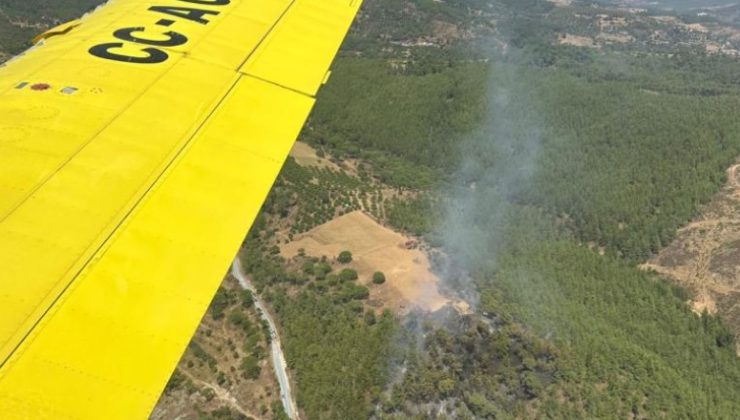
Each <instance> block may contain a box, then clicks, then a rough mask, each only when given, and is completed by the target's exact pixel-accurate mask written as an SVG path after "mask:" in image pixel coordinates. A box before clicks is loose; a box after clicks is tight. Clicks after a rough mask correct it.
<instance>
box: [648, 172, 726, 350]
mask: <svg viewBox="0 0 740 420" xmlns="http://www.w3.org/2000/svg"><path fill="white" fill-rule="evenodd" d="M727 179H728V181H727V184H726V185H725V187H724V188H723V189H722V191H721V192H720V193H719V194H718V195H717V196H716V197H715V198H714V200H712V202H711V203H710V204H708V205H707V206H706V207H705V208H704V209H703V211H702V215H701V216H700V217H699V218H697V219H696V220H694V221H692V222H691V223H690V224H689V225H687V226H686V227H684V228H682V229H681V230H679V233H678V238H677V239H676V240H675V241H674V242H673V243H672V244H671V245H670V246H668V247H666V248H665V249H663V250H662V251H661V252H660V253H659V254H658V255H657V256H656V257H654V258H653V259H651V260H650V261H648V262H647V263H646V264H644V265H643V268H645V269H652V270H655V271H656V272H658V273H660V274H663V275H665V276H667V277H669V278H671V279H674V280H675V281H677V282H678V283H679V284H681V285H683V286H684V287H686V288H688V289H689V290H690V291H691V292H692V293H693V299H692V300H691V302H690V304H691V306H692V308H693V309H694V311H696V312H697V313H701V312H702V311H703V310H705V309H706V310H707V311H709V312H710V313H718V314H719V315H720V316H722V318H723V319H724V320H725V322H727V324H728V325H729V326H730V328H731V329H732V330H733V332H734V333H735V337H736V338H737V339H738V347H737V351H738V354H740V163H738V164H736V165H735V166H733V167H732V168H730V169H729V170H728V171H727Z"/></svg>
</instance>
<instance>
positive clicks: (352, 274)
mask: <svg viewBox="0 0 740 420" xmlns="http://www.w3.org/2000/svg"><path fill="white" fill-rule="evenodd" d="M339 279H340V280H342V281H343V282H345V281H353V280H357V271H355V270H353V269H351V268H345V269H344V270H342V271H341V272H340V273H339Z"/></svg>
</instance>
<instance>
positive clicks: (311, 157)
mask: <svg viewBox="0 0 740 420" xmlns="http://www.w3.org/2000/svg"><path fill="white" fill-rule="evenodd" d="M290 156H292V157H293V158H294V159H295V161H296V163H298V164H299V165H301V166H318V167H319V168H331V169H334V170H339V166H337V165H336V164H334V163H333V162H332V161H330V160H329V159H327V158H322V157H319V155H318V154H317V153H316V150H315V149H314V148H313V147H311V146H309V145H307V144H306V143H303V142H300V141H297V142H295V144H293V148H292V149H291V150H290Z"/></svg>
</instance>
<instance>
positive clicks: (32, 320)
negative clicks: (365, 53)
mask: <svg viewBox="0 0 740 420" xmlns="http://www.w3.org/2000/svg"><path fill="white" fill-rule="evenodd" d="M360 2H361V0H112V1H110V2H109V3H108V4H106V5H104V6H102V7H100V8H99V9H97V10H96V11H94V12H93V13H91V14H89V15H87V16H85V17H83V18H82V19H80V20H79V21H75V22H73V23H70V24H68V25H63V26H61V27H59V28H55V29H54V30H52V31H50V32H49V33H48V34H47V35H46V36H41V37H39V39H41V40H42V41H41V42H40V44H39V45H37V46H36V47H34V48H32V49H31V50H29V51H27V52H26V53H25V54H24V55H23V56H21V57H18V58H16V59H14V60H11V62H9V63H7V64H6V65H5V66H0V98H1V99H0V168H2V169H0V269H1V271H0V273H1V274H0V276H1V277H0V417H1V418H3V419H13V418H22V419H27V418H29V419H30V418H33V419H43V418H49V419H66V418H73V419H77V418H95V419H116V418H126V419H130V418H145V417H146V416H148V414H149V413H150V411H151V409H152V408H153V406H154V404H155V403H156V401H157V399H158V398H159V394H160V393H161V391H162V389H163V388H164V385H165V383H166V382H167V380H168V378H169V377H170V375H171V373H172V371H173V370H174V368H175V366H176V364H177V362H178V360H179V358H180V357H181V355H182V353H183V351H184V349H185V347H186V345H187V343H188V342H189V340H190V338H191V336H192V334H193V333H194V331H195V328H196V327H197V325H198V322H199V321H200V319H201V317H202V315H203V313H204V312H205V310H206V308H207V306H208V304H209V303H210V301H211V299H212V297H213V294H214V293H215V291H216V289H217V288H218V285H219V284H220V282H221V280H222V278H223V275H224V273H225V272H226V269H227V268H228V266H229V262H230V261H231V259H232V258H233V256H234V254H235V252H236V251H237V249H238V247H239V245H240V242H241V240H242V239H243V236H244V235H245V233H246V232H247V230H248V229H249V227H250V226H251V223H252V222H253V220H254V218H255V217H256V214H257V212H258V210H259V208H260V207H261V205H262V203H263V201H264V199H265V197H266V196H267V194H268V192H269V190H270V187H271V186H272V183H273V182H274V180H275V177H276V176H277V173H278V171H279V170H280V168H281V166H282V163H283V162H284V159H285V158H286V156H287V154H288V151H289V150H290V148H291V146H292V143H293V141H294V140H295V138H296V137H297V135H298V133H299V131H300V129H301V126H302V125H303V123H304V121H305V119H306V117H307V115H308V113H309V111H310V110H311V107H312V106H313V103H314V97H315V95H316V93H317V91H318V89H319V87H320V86H321V84H322V83H323V82H324V81H325V79H326V77H327V74H328V73H327V71H328V68H329V66H330V64H331V61H332V60H333V58H334V56H335V54H336V52H337V50H338V48H339V45H340V43H341V41H342V39H343V37H344V35H345V34H346V32H347V30H348V28H349V26H350V23H351V21H352V19H353V18H354V16H355V14H356V13H357V10H358V8H359V6H360Z"/></svg>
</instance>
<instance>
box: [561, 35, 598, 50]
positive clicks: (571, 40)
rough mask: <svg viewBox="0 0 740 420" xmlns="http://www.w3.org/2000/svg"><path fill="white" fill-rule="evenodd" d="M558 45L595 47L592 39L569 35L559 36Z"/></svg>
mask: <svg viewBox="0 0 740 420" xmlns="http://www.w3.org/2000/svg"><path fill="white" fill-rule="evenodd" d="M558 43H559V44H561V45H573V46H575V47H596V43H595V42H594V40H593V38H589V37H587V36H578V35H571V34H560V37H559V38H558Z"/></svg>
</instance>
